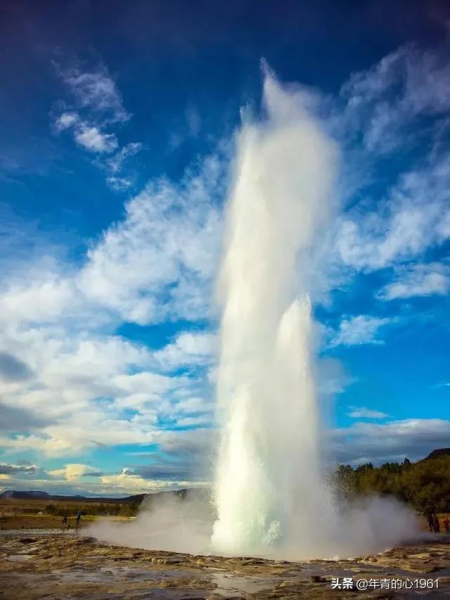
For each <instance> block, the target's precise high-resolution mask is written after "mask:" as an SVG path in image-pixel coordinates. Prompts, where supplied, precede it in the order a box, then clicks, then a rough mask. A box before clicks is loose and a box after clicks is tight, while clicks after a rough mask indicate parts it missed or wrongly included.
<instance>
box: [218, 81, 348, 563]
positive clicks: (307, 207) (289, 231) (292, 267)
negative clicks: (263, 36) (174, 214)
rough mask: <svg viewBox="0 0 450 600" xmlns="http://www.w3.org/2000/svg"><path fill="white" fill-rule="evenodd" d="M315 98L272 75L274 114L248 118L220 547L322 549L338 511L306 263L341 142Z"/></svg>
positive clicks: (232, 228)
mask: <svg viewBox="0 0 450 600" xmlns="http://www.w3.org/2000/svg"><path fill="white" fill-rule="evenodd" d="M309 102H310V97H309V96H308V95H306V94H305V93H303V92H300V91H296V92H292V91H284V90H282V89H281V88H280V86H279V85H278V83H277V82H276V81H275V79H274V78H273V77H272V76H271V75H270V74H266V77H265V83H264V106H265V113H266V114H265V119H264V121H263V122H258V123H255V122H249V121H248V120H246V119H245V118H244V124H243V126H242V130H241V132H240V134H239V138H238V144H237V156H236V161H235V166H234V168H235V180H234V186H233V189H232V191H231V196H230V199H229V203H228V212H227V221H226V233H225V248H224V254H223V261H222V269H221V276H220V281H219V294H220V300H221V302H222V307H223V309H222V310H223V312H222V322H221V340H220V343H221V347H220V364H219V375H218V385H217V394H218V406H219V411H220V416H221V419H222V420H223V430H222V442H221V447H220V451H219V459H218V466H217V473H216V482H215V502H216V506H217V512H218V518H217V521H216V523H215V524H214V529H213V535H212V545H213V548H214V549H215V550H216V551H220V552H226V553H241V554H242V553H258V554H261V553H265V554H267V553H271V552H276V548H277V546H280V545H282V546H283V547H286V546H289V545H291V544H295V545H296V546H297V547H298V545H299V543H301V544H302V545H304V546H305V547H309V548H310V549H311V547H312V546H313V547H315V548H317V546H318V545H320V543H321V540H320V534H321V531H324V532H326V531H327V530H328V531H330V527H332V524H333V521H334V515H333V502H332V501H331V497H330V492H329V490H328V487H327V486H326V484H325V482H324V480H323V479H322V475H321V466H320V458H319V447H318V442H319V423H318V414H317V401H316V392H315V386H314V381H313V376H312V367H311V357H310V353H311V339H310V338H311V324H312V323H311V309H310V301H309V295H308V291H309V290H308V287H309V283H308V281H309V277H308V276H307V273H310V271H311V265H310V261H311V249H312V246H313V243H317V235H318V234H319V232H320V230H321V228H322V227H323V226H324V225H325V224H326V222H327V220H328V217H329V214H330V204H331V202H330V196H331V185H332V182H333V177H334V172H335V164H336V155H337V152H336V149H335V147H334V144H333V143H332V142H331V140H330V139H328V138H327V136H326V135H325V134H324V132H323V131H322V129H321V128H320V126H319V125H318V123H317V121H316V120H315V118H314V117H313V116H312V115H311V113H310V111H309V110H308V104H309ZM294 515H295V531H294V529H293V528H292V524H293V519H294ZM327 537H328V534H327ZM293 538H294V539H293ZM322 541H323V540H322Z"/></svg>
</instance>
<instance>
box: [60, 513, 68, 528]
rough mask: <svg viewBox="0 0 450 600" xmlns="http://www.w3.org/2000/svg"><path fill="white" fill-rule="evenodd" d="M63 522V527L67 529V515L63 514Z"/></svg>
mask: <svg viewBox="0 0 450 600" xmlns="http://www.w3.org/2000/svg"><path fill="white" fill-rule="evenodd" d="M61 524H62V528H63V529H67V515H64V516H63V518H62V523H61Z"/></svg>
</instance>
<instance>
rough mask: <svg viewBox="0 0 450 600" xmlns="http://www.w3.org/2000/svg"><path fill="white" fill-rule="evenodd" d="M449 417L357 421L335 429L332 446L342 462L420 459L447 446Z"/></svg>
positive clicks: (449, 432) (338, 459)
mask: <svg viewBox="0 0 450 600" xmlns="http://www.w3.org/2000/svg"><path fill="white" fill-rule="evenodd" d="M449 439H450V421H446V420H443V419H406V420H404V421H391V422H388V423H383V424H378V423H362V422H357V423H355V424H354V425H352V426H351V427H347V428H342V429H335V430H334V431H333V432H332V434H331V440H330V448H331V450H332V455H333V457H335V460H336V461H338V462H340V463H353V464H359V463H363V462H373V463H377V464H379V463H382V462H387V461H398V460H404V459H405V458H409V459H410V460H413V461H414V460H420V459H421V458H424V457H425V456H427V455H428V454H429V453H430V452H431V451H432V450H435V449H436V448H442V447H446V446H448V440H449Z"/></svg>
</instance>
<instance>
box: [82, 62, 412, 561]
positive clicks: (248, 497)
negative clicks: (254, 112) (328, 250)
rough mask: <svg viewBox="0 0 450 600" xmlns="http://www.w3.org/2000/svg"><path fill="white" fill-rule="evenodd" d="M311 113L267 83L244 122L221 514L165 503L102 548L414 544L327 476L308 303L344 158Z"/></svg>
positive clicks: (406, 517)
mask: <svg viewBox="0 0 450 600" xmlns="http://www.w3.org/2000/svg"><path fill="white" fill-rule="evenodd" d="M312 105H313V102H312V98H311V96H309V95H308V94H307V93H305V92H302V91H299V90H292V89H291V90H289V89H288V90H285V89H282V88H281V87H280V86H279V85H278V83H277V82H276V81H275V79H274V78H273V77H272V76H271V75H270V74H266V77H265V83H264V108H265V115H264V120H263V121H260V122H254V121H253V122H252V121H251V120H249V119H248V118H246V117H245V116H244V123H243V126H242V129H241V132H240V134H239V136H238V139H237V149H236V158H235V163H234V183H233V186H232V189H231V193H230V198H229V201H228V204H227V213H226V229H225V239H224V251H223V258H222V265H221V271H220V278H219V297H220V301H221V304H222V323H221V336H220V338H221V339H220V344H221V347H220V361H219V372H218V383H217V396H218V415H219V418H220V426H221V431H222V440H221V445H220V450H219V455H218V462H217V468H216V479H215V483H214V501H215V507H214V508H215V511H213V512H214V513H215V515H216V516H215V517H212V516H211V511H210V507H209V506H205V505H204V504H202V502H198V501H197V500H196V499H195V497H191V499H189V497H188V499H187V500H184V501H183V502H181V503H180V502H178V501H175V500H174V499H168V500H164V499H161V500H160V501H159V502H156V503H155V504H153V503H152V504H151V506H150V505H149V506H147V505H146V503H144V504H143V506H142V508H141V511H140V514H139V517H138V519H136V520H135V521H134V522H132V523H129V524H127V525H126V526H120V525H117V524H111V523H98V524H95V525H94V526H93V527H92V528H91V531H92V533H93V535H95V536H96V537H98V538H99V539H101V540H106V541H109V542H116V543H120V544H127V545H130V546H137V547H139V548H153V549H165V550H174V551H177V552H195V553H200V552H208V551H210V550H211V549H212V551H213V552H215V553H219V554H220V553H226V554H241V555H242V554H247V555H264V556H270V557H277V558H293V559H302V558H319V557H336V556H340V557H344V556H345V557H347V556H355V555H358V554H360V553H364V554H367V553H369V552H379V551H381V550H384V549H386V548H387V547H389V546H392V545H394V544H397V543H399V542H401V541H405V540H406V539H408V538H415V537H417V529H416V526H415V522H414V516H413V515H412V513H411V512H410V511H408V510H407V509H406V508H405V507H403V506H401V505H400V504H399V503H398V502H396V501H395V500H393V499H391V500H386V499H379V498H374V499H371V500H370V499H369V500H366V501H365V502H364V503H363V504H361V505H357V506H352V507H349V506H344V507H342V506H341V507H339V506H338V505H337V503H336V502H335V499H334V497H333V492H332V490H331V489H330V487H329V486H328V485H327V483H326V481H325V478H324V476H323V471H322V464H321V450H322V446H323V444H322V443H320V442H321V440H322V433H321V429H320V422H319V415H318V405H317V398H316V389H315V384H314V377H313V373H314V369H313V368H312V349H313V348H312V347H313V344H312V339H311V337H312V335H311V333H312V319H311V304H310V295H311V291H312V290H313V285H312V284H313V283H315V284H317V281H318V279H319V277H320V275H318V269H317V265H316V262H315V260H314V257H315V256H317V247H318V246H319V247H320V244H321V242H322V241H323V232H324V230H325V228H326V227H327V225H328V224H329V222H330V214H331V204H332V203H331V197H332V187H333V180H334V175H335V171H336V168H335V167H336V162H337V154H338V153H337V150H336V148H335V145H334V143H333V142H332V141H331V140H330V139H329V138H328V137H327V135H326V134H325V133H324V131H323V130H322V128H321V127H320V124H319V123H318V121H317V119H316V118H315V117H314V115H313V113H312V110H311V109H312ZM214 518H215V522H212V519H214ZM211 533H212V535H211Z"/></svg>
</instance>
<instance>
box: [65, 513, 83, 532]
mask: <svg viewBox="0 0 450 600" xmlns="http://www.w3.org/2000/svg"><path fill="white" fill-rule="evenodd" d="M81 514H82V513H81V511H78V512H77V515H76V517H75V529H79V527H80V521H81ZM62 528H63V529H70V523H69V519H68V517H67V515H64V516H63V518H62Z"/></svg>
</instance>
